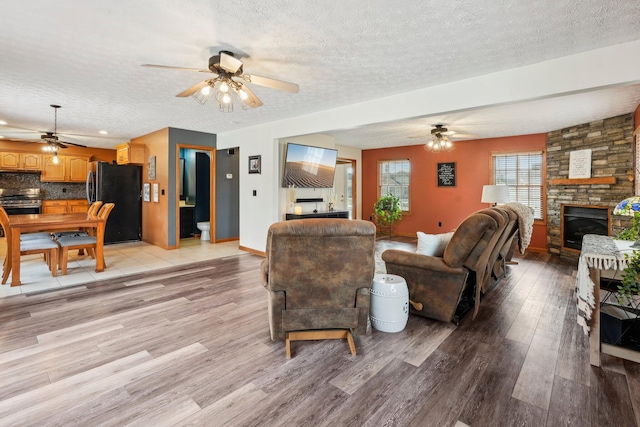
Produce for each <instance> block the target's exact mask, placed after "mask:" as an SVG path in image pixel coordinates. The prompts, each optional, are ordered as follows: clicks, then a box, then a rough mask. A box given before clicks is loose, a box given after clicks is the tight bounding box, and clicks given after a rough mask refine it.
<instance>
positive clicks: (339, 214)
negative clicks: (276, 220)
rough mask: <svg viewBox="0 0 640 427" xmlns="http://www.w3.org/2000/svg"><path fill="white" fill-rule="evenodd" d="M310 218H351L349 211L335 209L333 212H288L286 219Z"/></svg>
mask: <svg viewBox="0 0 640 427" xmlns="http://www.w3.org/2000/svg"><path fill="white" fill-rule="evenodd" d="M310 218H342V219H349V211H333V212H309V213H301V214H292V213H288V214H286V215H285V220H287V221H289V220H291V219H310Z"/></svg>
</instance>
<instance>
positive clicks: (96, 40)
mask: <svg viewBox="0 0 640 427" xmlns="http://www.w3.org/2000/svg"><path fill="white" fill-rule="evenodd" d="M638 16H640V2H637V1H624V2H621V1H614V0H612V1H605V0H597V1H596V0H568V1H567V0H564V1H562V0H540V1H536V2H522V1H505V0H503V1H497V0H496V1H484V2H477V1H470V0H469V1H455V0H454V1H433V0H432V1H421V2H416V1H415V0H411V1H408V0H399V1H394V2H389V1H378V0H374V1H368V2H364V1H355V0H347V1H341V2H318V1H308V0H290V1H282V0H276V1H265V0H262V1H252V0H245V1H236V2H214V1H210V0H206V1H204V0H135V1H130V2H96V1H92V2H87V1H82V0H68V1H65V2H52V1H47V0H24V1H11V2H4V4H3V8H2V14H1V15H0V43H1V47H0V58H1V59H0V60H1V62H2V67H1V70H2V71H1V73H2V78H1V79H0V120H3V121H5V122H7V123H8V124H7V125H5V126H0V135H5V137H9V138H11V137H24V136H29V135H31V136H35V137H36V138H37V136H38V135H37V134H24V133H22V134H17V133H12V132H10V131H11V130H15V128H26V129H32V130H37V131H47V130H53V110H52V109H51V108H50V107H49V105H50V104H59V105H62V107H63V108H62V109H61V110H60V111H59V113H58V132H59V133H60V134H61V135H62V138H61V139H63V140H67V141H71V142H80V143H84V144H86V145H89V146H93V147H102V148H113V147H114V146H115V145H116V144H118V143H120V142H123V141H128V140H130V139H131V138H134V137H137V136H140V135H144V134H146V133H149V132H152V131H155V130H158V129H161V128H165V127H168V126H171V127H177V128H183V129H191V130H197V131H203V132H211V133H222V132H226V131H230V130H234V129H238V128H241V127H246V126H253V125H256V124H259V123H265V122H269V121H273V120H278V119H283V118H288V117H293V116H298V115H302V114H308V113H312V112H316V111H321V110H326V109H329V108H332V107H336V106H342V105H348V104H355V103H358V102H362V101H365V100H370V99H375V98H380V97H384V96H388V95H392V94H396V93H403V92H408V91H411V90H415V89H418V88H426V87H429V86H433V85H437V84H442V83H445V82H451V81H456V80H460V79H464V78H469V77H473V76H478V75H483V74H487V73H491V72H496V71H500V70H505V69H510V68H515V67H520V66H525V65H529V64H533V63H538V62H541V61H545V60H549V59H553V58H558V57H562V56H567V55H571V54H574V53H579V52H584V51H589V50H593V49H597V48H600V47H606V46H610V45H614V44H618V43H623V42H627V41H632V40H638V39H640V25H637V18H638ZM221 49H226V50H230V51H232V52H234V53H235V54H236V56H238V57H239V58H241V59H242V61H243V62H244V70H245V72H246V73H250V74H257V75H260V76H265V77H272V78H276V79H280V80H285V81H290V82H295V83H298V84H299V85H300V93H298V94H291V93H287V92H281V91H277V90H273V89H268V88H263V87H259V86H256V85H252V86H251V87H252V89H253V90H254V92H255V93H256V94H257V95H258V96H259V97H260V99H261V100H262V101H263V102H264V106H263V107H260V108H257V109H252V110H245V111H243V110H236V111H235V112H233V113H230V114H225V113H221V112H219V111H218V109H217V106H216V105H215V103H213V102H210V103H208V104H206V105H204V106H202V105H200V104H198V103H196V102H195V101H194V100H192V99H190V98H186V99H183V98H176V97H175V94H177V93H179V92H181V91H182V90H184V89H186V88H187V87H189V86H191V85H194V84H196V83H198V82H199V81H201V80H204V78H205V77H206V75H204V74H201V73H196V72H189V71H178V70H163V69H152V68H146V67H141V64H145V63H151V64H163V65H173V66H180V67H193V68H206V65H207V60H208V57H209V56H211V55H213V54H216V53H217V52H218V51H219V50H221ZM638 103H640V89H639V88H638V87H637V86H631V87H626V88H613V89H608V90H604V91H598V92H591V93H584V94H578V95H572V96H569V97H564V98H551V99H547V100H539V101H534V102H530V103H526V104H518V105H512V106H502V107H493V108H489V109H483V110H477V111H470V112H469V111H467V112H464V113H455V114H447V115H443V116H434V117H428V118H419V119H411V120H407V121H403V122H394V123H384V124H380V125H375V126H374V125H372V126H367V127H363V128H358V129H353V130H347V131H345V130H340V131H335V132H327V133H329V134H332V135H334V136H335V137H336V138H337V140H338V143H339V144H343V145H353V146H358V147H361V148H367V147H381V146H391V145H409V144H416V143H421V141H420V139H419V138H409V137H410V136H419V135H420V134H421V133H422V132H425V131H428V129H429V125H431V124H433V123H439V122H443V123H447V124H449V125H450V127H451V128H453V129H455V130H456V131H458V132H460V133H466V134H473V135H477V136H478V137H494V136H504V135H515V134H524V133H536V132H546V131H548V130H552V129H557V128H560V127H565V126H568V125H571V124H577V123H584V122H587V121H590V120H594V119H599V118H604V117H610V116H613V115H617V114H621V113H626V112H630V111H633V109H634V108H635V107H636V106H637V105H638ZM98 130H107V131H108V132H109V135H108V136H107V137H102V136H99V135H98V133H97V132H98ZM328 131H331V130H328ZM71 134H76V135H77V134H80V135H86V136H83V137H78V136H74V135H71Z"/></svg>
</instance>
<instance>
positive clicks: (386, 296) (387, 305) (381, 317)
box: [370, 274, 409, 332]
mask: <svg viewBox="0 0 640 427" xmlns="http://www.w3.org/2000/svg"><path fill="white" fill-rule="evenodd" d="M370 292H371V312H370V317H371V326H373V328H374V329H377V330H378V331H382V332H400V331H402V330H403V329H404V328H405V326H407V320H409V288H408V287H407V282H406V281H405V280H404V279H403V278H402V277H400V276H397V275H395V274H376V275H375V276H374V277H373V283H372V284H371V289H370Z"/></svg>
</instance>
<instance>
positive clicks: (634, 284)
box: [618, 251, 640, 304]
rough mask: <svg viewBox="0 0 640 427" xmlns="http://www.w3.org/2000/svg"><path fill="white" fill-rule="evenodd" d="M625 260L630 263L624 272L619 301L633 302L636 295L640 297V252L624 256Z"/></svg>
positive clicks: (619, 286)
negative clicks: (639, 276) (639, 279)
mask: <svg viewBox="0 0 640 427" xmlns="http://www.w3.org/2000/svg"><path fill="white" fill-rule="evenodd" d="M624 259H626V260H627V261H628V262H629V265H628V266H627V268H625V269H624V271H623V272H622V283H621V284H620V285H618V301H619V302H620V304H623V302H624V301H625V300H626V301H631V298H632V297H633V296H635V295H640V282H639V281H638V275H640V251H633V253H632V254H631V255H629V254H628V253H626V254H624Z"/></svg>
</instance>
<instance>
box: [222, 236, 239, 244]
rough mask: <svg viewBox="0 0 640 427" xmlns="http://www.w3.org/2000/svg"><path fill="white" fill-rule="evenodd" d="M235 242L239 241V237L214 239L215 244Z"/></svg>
mask: <svg viewBox="0 0 640 427" xmlns="http://www.w3.org/2000/svg"><path fill="white" fill-rule="evenodd" d="M236 240H240V238H239V237H229V238H227V239H216V243H224V242H234V241H236Z"/></svg>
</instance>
